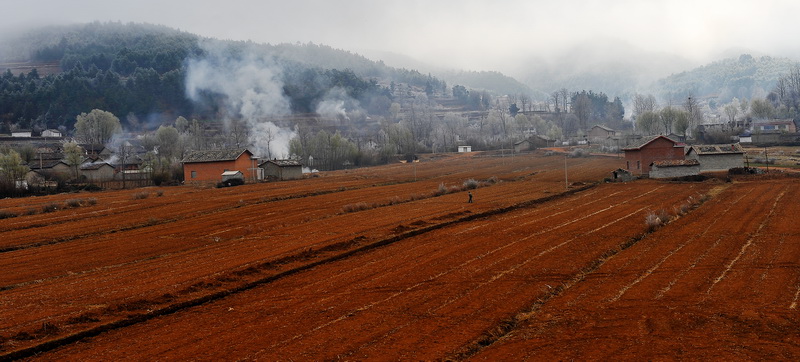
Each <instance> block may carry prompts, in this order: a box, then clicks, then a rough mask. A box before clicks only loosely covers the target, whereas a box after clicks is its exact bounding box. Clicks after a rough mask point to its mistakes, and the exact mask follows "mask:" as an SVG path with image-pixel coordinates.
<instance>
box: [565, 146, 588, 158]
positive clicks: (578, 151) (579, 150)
mask: <svg viewBox="0 0 800 362" xmlns="http://www.w3.org/2000/svg"><path fill="white" fill-rule="evenodd" d="M584 156H586V150H584V149H583V148H576V149H574V150H572V152H570V153H569V157H570V158H578V157H584Z"/></svg>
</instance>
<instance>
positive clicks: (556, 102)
mask: <svg viewBox="0 0 800 362" xmlns="http://www.w3.org/2000/svg"><path fill="white" fill-rule="evenodd" d="M560 99H561V93H559V92H558V91H555V92H553V93H552V94H550V100H551V101H552V102H553V109H554V111H555V112H556V113H558V112H559V111H560V110H561V102H560Z"/></svg>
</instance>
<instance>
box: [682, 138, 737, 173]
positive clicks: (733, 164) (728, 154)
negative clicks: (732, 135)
mask: <svg viewBox="0 0 800 362" xmlns="http://www.w3.org/2000/svg"><path fill="white" fill-rule="evenodd" d="M686 159H687V160H689V159H691V160H697V161H698V162H699V163H700V172H709V171H728V170H730V169H732V168H737V167H744V149H742V146H741V145H740V144H738V143H733V144H722V145H693V146H691V147H689V149H688V150H687V151H686Z"/></svg>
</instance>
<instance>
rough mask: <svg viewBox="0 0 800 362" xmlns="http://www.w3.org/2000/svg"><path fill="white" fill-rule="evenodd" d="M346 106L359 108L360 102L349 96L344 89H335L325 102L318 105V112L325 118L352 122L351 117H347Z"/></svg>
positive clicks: (327, 95)
mask: <svg viewBox="0 0 800 362" xmlns="http://www.w3.org/2000/svg"><path fill="white" fill-rule="evenodd" d="M346 104H347V105H348V106H351V107H352V106H353V105H355V106H357V105H358V101H356V100H354V99H352V98H351V97H350V96H349V95H347V91H346V90H344V89H343V88H341V87H335V88H332V89H331V90H329V91H328V93H327V94H325V97H324V98H323V100H322V101H321V102H319V104H317V109H316V111H317V113H319V114H320V115H322V116H324V117H331V118H340V119H345V120H350V117H348V116H347V111H346Z"/></svg>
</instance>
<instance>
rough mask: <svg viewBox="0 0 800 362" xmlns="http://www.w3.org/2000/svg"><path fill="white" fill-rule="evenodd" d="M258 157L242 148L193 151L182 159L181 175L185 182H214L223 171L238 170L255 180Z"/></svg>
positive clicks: (219, 179) (217, 180) (220, 177)
mask: <svg viewBox="0 0 800 362" xmlns="http://www.w3.org/2000/svg"><path fill="white" fill-rule="evenodd" d="M257 160H258V158H256V157H254V156H253V153H252V152H250V151H249V150H247V149H244V148H238V149H225V150H208V151H193V152H190V153H189V154H188V155H186V157H184V159H183V177H184V181H185V182H187V183H216V182H220V181H222V173H223V172H225V171H240V172H241V173H242V174H243V175H245V178H247V179H250V180H255V179H256V178H257V175H258V172H257V170H256V162H257Z"/></svg>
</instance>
